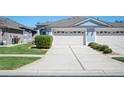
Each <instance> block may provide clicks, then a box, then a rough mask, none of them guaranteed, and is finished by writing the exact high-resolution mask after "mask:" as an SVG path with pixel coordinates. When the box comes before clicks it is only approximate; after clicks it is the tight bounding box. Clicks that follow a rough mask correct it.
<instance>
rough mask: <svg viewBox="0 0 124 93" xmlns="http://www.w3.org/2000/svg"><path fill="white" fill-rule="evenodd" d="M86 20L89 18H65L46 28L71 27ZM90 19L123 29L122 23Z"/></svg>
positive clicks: (123, 24)
mask: <svg viewBox="0 0 124 93" xmlns="http://www.w3.org/2000/svg"><path fill="white" fill-rule="evenodd" d="M87 19H89V18H84V17H79V16H77V17H72V18H67V19H62V20H58V21H55V22H51V23H49V24H47V27H50V28H52V27H72V26H73V25H74V24H76V23H79V22H82V21H85V20H87ZM92 19H95V20H97V21H99V22H102V23H105V24H107V25H108V26H109V27H124V23H115V22H106V21H103V20H100V19H96V18H92ZM42 24H44V23H42ZM42 24H41V25H42ZM45 24H46V23H45Z"/></svg>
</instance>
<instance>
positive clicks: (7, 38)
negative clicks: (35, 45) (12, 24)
mask: <svg viewBox="0 0 124 93" xmlns="http://www.w3.org/2000/svg"><path fill="white" fill-rule="evenodd" d="M15 37H18V38H19V39H20V40H19V43H22V42H23V33H22V32H21V31H18V30H11V29H7V30H6V31H5V32H4V34H3V41H4V42H6V44H12V39H13V38H15Z"/></svg>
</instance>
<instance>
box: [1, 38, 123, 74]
mask: <svg viewBox="0 0 124 93" xmlns="http://www.w3.org/2000/svg"><path fill="white" fill-rule="evenodd" d="M72 41H73V40H72ZM57 42H58V41H57ZM0 75H3V76H124V63H123V62H119V61H116V60H113V59H111V57H109V56H106V55H103V54H101V53H99V52H97V51H95V50H93V49H91V48H89V47H87V46H83V45H80V44H77V43H76V44H74V43H73V44H70V43H66V44H60V43H59V44H57V43H55V44H54V45H53V46H52V48H51V49H50V50H49V51H48V52H47V54H46V55H45V56H44V57H43V58H42V59H40V60H37V61H36V62H33V63H31V64H28V65H26V66H23V67H21V68H19V69H17V70H13V71H10V70H7V71H0Z"/></svg>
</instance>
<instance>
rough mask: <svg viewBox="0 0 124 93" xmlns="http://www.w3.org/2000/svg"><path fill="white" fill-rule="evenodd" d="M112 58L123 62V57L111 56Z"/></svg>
mask: <svg viewBox="0 0 124 93" xmlns="http://www.w3.org/2000/svg"><path fill="white" fill-rule="evenodd" d="M113 59H115V60H118V61H121V62H124V57H113Z"/></svg>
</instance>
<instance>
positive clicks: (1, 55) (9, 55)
mask: <svg viewBox="0 0 124 93" xmlns="http://www.w3.org/2000/svg"><path fill="white" fill-rule="evenodd" d="M43 56H44V55H37V54H0V57H43Z"/></svg>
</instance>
